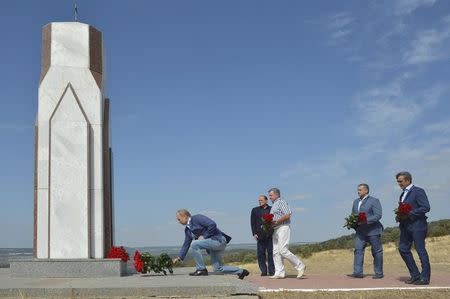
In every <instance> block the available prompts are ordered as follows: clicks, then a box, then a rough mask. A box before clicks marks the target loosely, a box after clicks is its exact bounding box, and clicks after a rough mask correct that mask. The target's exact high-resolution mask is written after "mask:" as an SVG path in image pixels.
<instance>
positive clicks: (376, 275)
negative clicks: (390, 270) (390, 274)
mask: <svg viewBox="0 0 450 299" xmlns="http://www.w3.org/2000/svg"><path fill="white" fill-rule="evenodd" d="M383 277H384V275H383V274H375V275H374V276H372V279H382V278H383Z"/></svg>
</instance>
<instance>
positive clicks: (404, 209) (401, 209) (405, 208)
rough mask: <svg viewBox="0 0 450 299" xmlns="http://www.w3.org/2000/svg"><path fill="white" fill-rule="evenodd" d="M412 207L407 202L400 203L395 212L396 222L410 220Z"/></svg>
mask: <svg viewBox="0 0 450 299" xmlns="http://www.w3.org/2000/svg"><path fill="white" fill-rule="evenodd" d="M412 209H413V208H412V206H411V205H410V204H409V203H407V202H399V203H398V208H396V209H395V210H394V213H395V221H397V222H402V221H405V220H408V218H409V213H410V212H411V211H412Z"/></svg>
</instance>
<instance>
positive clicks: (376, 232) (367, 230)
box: [348, 184, 383, 279]
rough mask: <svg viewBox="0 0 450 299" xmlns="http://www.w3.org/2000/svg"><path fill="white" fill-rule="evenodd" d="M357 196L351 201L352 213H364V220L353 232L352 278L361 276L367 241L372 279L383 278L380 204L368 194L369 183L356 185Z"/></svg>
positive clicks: (350, 275)
mask: <svg viewBox="0 0 450 299" xmlns="http://www.w3.org/2000/svg"><path fill="white" fill-rule="evenodd" d="M357 191H358V198H357V199H355V200H354V201H353V207H352V214H359V213H365V214H366V221H363V222H359V223H358V227H357V228H356V234H355V251H354V261H353V274H349V275H348V276H349V277H352V278H363V277H364V275H363V263H364V249H365V248H366V243H367V242H369V244H370V247H371V248H372V256H373V268H374V272H375V275H374V276H372V278H373V279H380V278H383V245H382V243H381V233H382V232H383V225H382V224H381V223H380V219H381V216H382V209H381V204H380V201H379V200H378V198H375V197H372V196H370V195H369V185H367V184H359V185H358V189H357Z"/></svg>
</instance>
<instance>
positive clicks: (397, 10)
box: [392, 0, 437, 15]
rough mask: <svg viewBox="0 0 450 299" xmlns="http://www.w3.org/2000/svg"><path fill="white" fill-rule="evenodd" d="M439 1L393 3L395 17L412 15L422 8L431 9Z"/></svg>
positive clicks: (400, 0)
mask: <svg viewBox="0 0 450 299" xmlns="http://www.w3.org/2000/svg"><path fill="white" fill-rule="evenodd" d="M436 2H437V0H394V1H392V5H393V13H394V14H395V15H406V14H410V13H412V12H413V11H415V10H416V9H418V8H421V7H431V6H433V5H434V4H435V3H436Z"/></svg>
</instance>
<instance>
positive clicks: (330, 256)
mask: <svg viewBox="0 0 450 299" xmlns="http://www.w3.org/2000/svg"><path fill="white" fill-rule="evenodd" d="M426 241H427V250H428V255H429V256H430V261H431V269H432V273H433V274H450V236H443V237H435V238H429V239H427V240H426ZM383 249H384V256H383V258H384V272H385V273H395V274H400V275H405V276H407V275H408V271H407V269H406V266H405V264H404V262H403V260H402V259H401V257H400V255H399V253H398V251H397V248H396V246H395V244H394V243H389V244H384V245H383ZM413 253H414V256H415V258H416V261H419V259H418V257H417V254H416V252H415V251H414V250H413ZM303 261H304V262H305V264H306V266H307V269H308V270H307V271H308V273H309V274H325V273H326V274H348V273H351V272H352V271H353V250H350V249H342V250H329V251H322V252H317V253H314V254H313V255H312V256H311V257H309V258H307V259H303ZM285 265H286V266H287V267H286V270H287V272H288V274H295V273H296V271H295V269H293V268H292V267H291V265H290V264H289V263H288V262H285ZM241 266H243V267H245V268H246V269H248V270H249V271H250V272H252V273H258V272H259V268H258V265H257V264H256V263H254V264H245V265H241ZM364 273H366V274H371V273H373V258H372V255H371V253H370V247H368V248H366V253H365V261H364ZM342 298H345V297H342ZM447 298H450V296H448V297H447Z"/></svg>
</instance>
